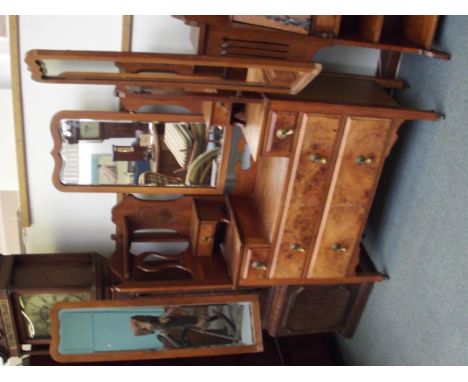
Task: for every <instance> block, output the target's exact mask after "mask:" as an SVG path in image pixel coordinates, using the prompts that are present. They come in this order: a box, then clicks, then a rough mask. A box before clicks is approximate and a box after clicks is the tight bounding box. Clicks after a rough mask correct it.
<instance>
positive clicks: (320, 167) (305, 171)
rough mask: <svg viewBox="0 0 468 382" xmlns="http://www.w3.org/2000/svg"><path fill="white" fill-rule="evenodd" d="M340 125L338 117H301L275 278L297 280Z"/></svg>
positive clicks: (317, 219) (315, 226)
mask: <svg viewBox="0 0 468 382" xmlns="http://www.w3.org/2000/svg"><path fill="white" fill-rule="evenodd" d="M340 124H341V117H339V116H325V115H308V116H306V118H304V122H303V126H302V129H304V131H302V132H301V134H303V139H302V145H301V147H300V148H297V149H296V150H297V152H298V155H299V157H298V158H297V159H296V160H297V166H293V169H292V171H293V172H294V174H293V180H292V181H291V182H290V186H289V187H290V188H291V190H290V192H289V195H287V196H286V198H287V199H289V200H287V202H286V203H287V204H286V205H287V210H286V211H287V212H286V214H285V224H284V229H283V232H282V233H281V234H280V235H281V236H282V238H281V241H280V244H279V252H278V257H277V261H276V267H275V272H274V277H275V278H299V277H301V275H302V273H303V271H304V267H305V266H306V260H307V252H308V250H309V249H310V247H311V246H312V245H313V243H314V239H315V235H316V232H317V229H318V225H319V222H320V216H321V214H322V209H323V204H324V202H325V198H326V195H327V189H328V184H329V180H330V175H331V172H332V170H333V157H334V151H335V150H336V149H335V145H336V141H337V136H338V132H339V128H340ZM296 130H298V129H297V128H296ZM294 167H295V168H294Z"/></svg>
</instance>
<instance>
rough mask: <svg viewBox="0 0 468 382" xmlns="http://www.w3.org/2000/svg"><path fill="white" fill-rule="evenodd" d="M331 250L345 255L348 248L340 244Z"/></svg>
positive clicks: (336, 244)
mask: <svg viewBox="0 0 468 382" xmlns="http://www.w3.org/2000/svg"><path fill="white" fill-rule="evenodd" d="M331 249H332V251H333V252H337V253H344V252H346V251H347V250H348V248H346V247H344V246H343V245H341V244H340V243H335V244H333V245H332V246H331Z"/></svg>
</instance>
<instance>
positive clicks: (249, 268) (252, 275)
mask: <svg viewBox="0 0 468 382" xmlns="http://www.w3.org/2000/svg"><path fill="white" fill-rule="evenodd" d="M270 253H271V250H270V248H269V247H265V248H263V247H254V248H246V251H245V256H244V262H243V266H242V279H248V280H259V279H266V278H268V270H269V265H268V264H269V257H270Z"/></svg>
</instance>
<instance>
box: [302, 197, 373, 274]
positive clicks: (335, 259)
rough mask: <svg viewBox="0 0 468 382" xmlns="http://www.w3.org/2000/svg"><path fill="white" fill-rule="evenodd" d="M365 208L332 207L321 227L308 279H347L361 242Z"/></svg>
mask: <svg viewBox="0 0 468 382" xmlns="http://www.w3.org/2000/svg"><path fill="white" fill-rule="evenodd" d="M365 216H366V209H365V208H362V207H333V206H332V207H331V209H330V210H329V211H328V214H327V216H326V220H325V223H324V226H323V227H321V229H320V232H319V238H318V240H317V243H316V246H315V248H314V251H313V254H312V261H311V264H310V268H309V272H308V275H307V277H309V278H310V277H344V276H346V275H347V274H348V267H349V265H350V264H351V262H352V261H353V256H354V254H355V253H356V252H357V251H356V250H357V246H358V245H359V242H360V236H361V233H362V229H363V225H364V223H365Z"/></svg>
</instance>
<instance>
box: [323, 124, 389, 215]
mask: <svg viewBox="0 0 468 382" xmlns="http://www.w3.org/2000/svg"><path fill="white" fill-rule="evenodd" d="M391 123H392V121H391V120H389V119H377V118H349V119H348V121H347V124H346V127H345V133H344V137H343V145H344V146H343V147H344V149H342V157H341V158H339V160H341V164H339V165H340V168H339V173H338V178H337V184H336V188H335V192H334V195H333V201H332V204H334V205H356V206H357V205H360V206H367V205H368V203H369V200H370V198H371V197H372V195H373V194H374V189H375V185H376V183H377V181H378V178H379V174H380V170H381V167H382V166H381V164H382V162H383V161H384V160H385V153H386V146H387V142H388V136H389V130H390V127H391Z"/></svg>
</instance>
